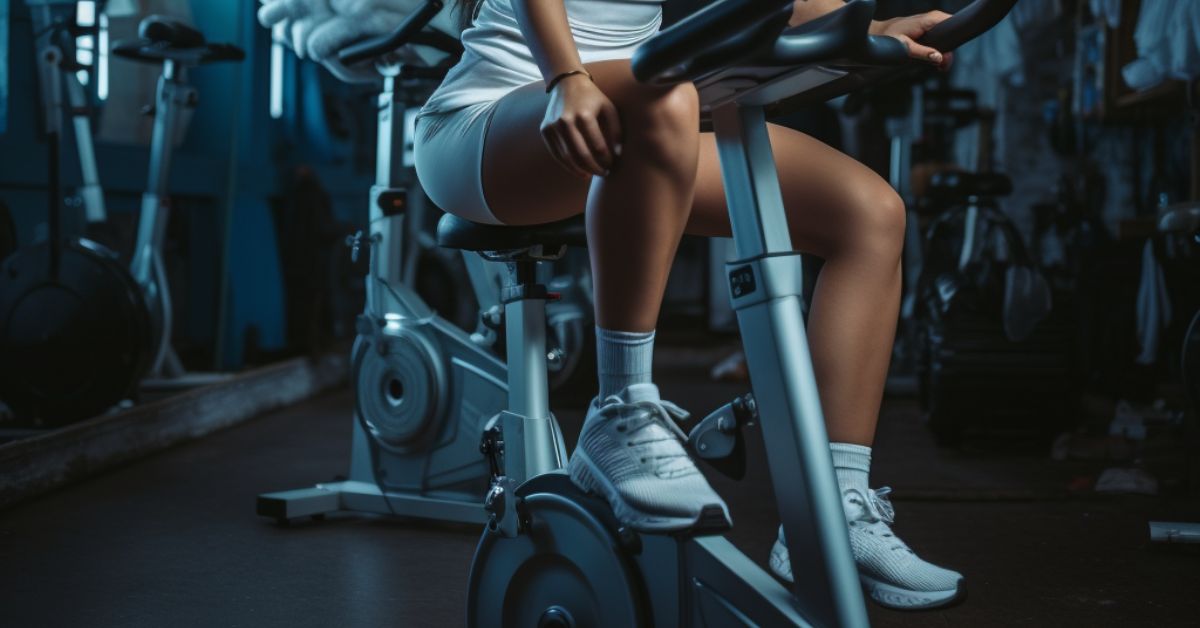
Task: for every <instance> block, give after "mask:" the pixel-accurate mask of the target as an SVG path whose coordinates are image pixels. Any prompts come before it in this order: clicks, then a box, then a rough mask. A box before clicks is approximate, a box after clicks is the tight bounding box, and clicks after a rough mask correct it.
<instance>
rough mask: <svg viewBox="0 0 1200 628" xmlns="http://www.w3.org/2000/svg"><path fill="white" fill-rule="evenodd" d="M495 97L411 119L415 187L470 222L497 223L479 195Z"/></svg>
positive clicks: (485, 200) (482, 197)
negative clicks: (413, 131)
mask: <svg viewBox="0 0 1200 628" xmlns="http://www.w3.org/2000/svg"><path fill="white" fill-rule="evenodd" d="M496 104H497V103H496V102H485V103H478V104H474V105H468V106H467V107H463V108H461V109H456V110H454V111H447V112H444V113H443V112H430V113H422V114H421V116H420V117H419V118H417V126H416V133H415V135H416V137H415V140H414V143H413V152H414V153H415V155H414V157H415V159H416V166H417V178H418V179H420V181H421V187H423V188H424V189H425V193H426V194H428V195H429V198H430V199H431V200H433V202H434V204H436V205H437V206H438V207H440V208H442V210H443V211H447V212H450V213H451V214H454V215H455V216H459V217H460V218H466V219H467V220H470V221H471V222H479V223H484V224H488V225H499V224H502V223H501V222H500V221H499V220H496V217H495V215H493V214H492V211H491V209H489V208H488V204H487V199H486V198H485V197H484V194H483V144H484V141H485V140H486V139H487V134H488V127H489V126H491V123H492V115H493V114H494V113H495V112H496Z"/></svg>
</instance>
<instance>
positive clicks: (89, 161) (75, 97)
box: [63, 72, 108, 223]
mask: <svg viewBox="0 0 1200 628" xmlns="http://www.w3.org/2000/svg"><path fill="white" fill-rule="evenodd" d="M63 78H64V79H66V82H67V102H69V103H70V104H71V108H72V109H73V110H74V113H73V114H72V115H71V120H72V122H74V124H75V147H76V148H77V149H78V151H79V169H80V174H81V175H82V179H83V185H82V186H80V188H79V196H80V197H81V198H82V199H83V208H84V212H85V217H86V218H87V221H88V222H90V223H97V222H104V221H105V220H107V219H108V212H107V211H105V208H104V193H103V191H102V189H101V187H100V173H99V170H98V169H97V168H96V149H95V147H94V146H93V145H92V121H91V120H90V119H89V118H88V115H87V105H88V103H87V97H86V96H85V95H84V91H83V84H82V83H80V82H79V77H78V76H75V74H74V73H73V72H64V73H63Z"/></svg>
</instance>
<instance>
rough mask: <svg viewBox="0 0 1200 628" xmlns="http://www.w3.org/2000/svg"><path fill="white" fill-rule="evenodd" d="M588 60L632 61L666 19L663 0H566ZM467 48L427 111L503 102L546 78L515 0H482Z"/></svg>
mask: <svg viewBox="0 0 1200 628" xmlns="http://www.w3.org/2000/svg"><path fill="white" fill-rule="evenodd" d="M563 2H564V4H565V6H566V9H567V21H568V22H569V23H570V25H571V32H572V34H573V35H574V36H575V45H576V46H577V47H578V48H579V56H580V58H581V59H582V60H583V62H584V63H592V62H595V61H607V60H610V59H628V58H630V57H632V56H633V51H634V50H636V49H637V47H638V46H639V45H640V44H641V43H642V42H644V41H646V40H647V39H649V38H650V37H651V36H653V35H654V34H655V33H657V32H658V28H659V25H660V24H661V23H662V2H663V0H563ZM462 43H463V48H464V49H465V52H464V53H463V56H462V60H461V61H459V62H458V64H457V65H455V66H454V67H453V68H452V69H451V70H450V73H449V74H447V75H446V79H445V80H444V81H442V84H441V86H440V87H438V89H437V91H435V92H434V93H433V95H432V96H430V98H429V101H428V102H426V103H425V107H424V108H423V109H422V113H442V112H447V111H453V110H455V109H461V108H463V107H466V106H469V105H474V104H478V103H484V102H494V101H496V100H499V99H500V97H501V96H504V95H505V94H507V93H508V92H510V91H512V90H514V89H516V88H518V87H521V86H522V85H527V84H529V83H533V82H536V81H541V80H542V74H541V71H540V70H539V69H538V66H537V63H536V62H535V61H534V60H533V54H532V53H531V52H530V51H529V46H527V45H526V44H525V38H524V36H523V35H522V34H521V28H520V26H519V25H518V24H517V18H516V16H515V15H514V14H513V8H512V4H511V0H482V3H481V4H480V7H479V12H478V15H477V16H476V18H475V21H474V23H473V24H472V25H471V27H470V28H468V29H467V30H465V31H463V34H462Z"/></svg>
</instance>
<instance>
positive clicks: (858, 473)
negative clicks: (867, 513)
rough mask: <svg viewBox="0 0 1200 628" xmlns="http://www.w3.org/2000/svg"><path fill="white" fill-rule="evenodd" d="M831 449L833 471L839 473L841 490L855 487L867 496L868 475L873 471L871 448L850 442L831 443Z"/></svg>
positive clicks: (838, 479) (843, 491)
mask: <svg viewBox="0 0 1200 628" xmlns="http://www.w3.org/2000/svg"><path fill="white" fill-rule="evenodd" d="M829 451H830V453H832V454H833V472H834V473H835V474H836V475H837V481H838V488H839V489H841V492H842V493H845V492H846V491H848V490H850V489H854V490H856V491H859V492H860V493H862V494H863V496H864V497H865V496H866V495H867V491H868V490H869V489H870V486H869V484H868V481H867V476H868V475H869V474H870V473H871V448H870V447H864V446H862V445H852V444H850V443H829Z"/></svg>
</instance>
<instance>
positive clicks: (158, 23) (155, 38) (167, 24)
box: [138, 15, 205, 48]
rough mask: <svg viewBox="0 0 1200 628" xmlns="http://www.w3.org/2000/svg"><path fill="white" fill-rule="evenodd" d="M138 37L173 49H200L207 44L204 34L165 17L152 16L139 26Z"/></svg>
mask: <svg viewBox="0 0 1200 628" xmlns="http://www.w3.org/2000/svg"><path fill="white" fill-rule="evenodd" d="M138 37H141V38H142V39H148V40H150V41H152V42H154V43H162V44H167V45H168V46H171V47H173V48H198V47H200V46H203V45H204V44H205V39H204V33H201V32H200V31H198V30H196V29H194V28H192V27H191V26H188V25H187V24H184V23H183V22H180V21H179V20H173V19H171V18H169V17H166V16H164V15H150V16H147V17H146V18H145V19H143V20H142V21H141V22H140V23H139V24H138Z"/></svg>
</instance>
